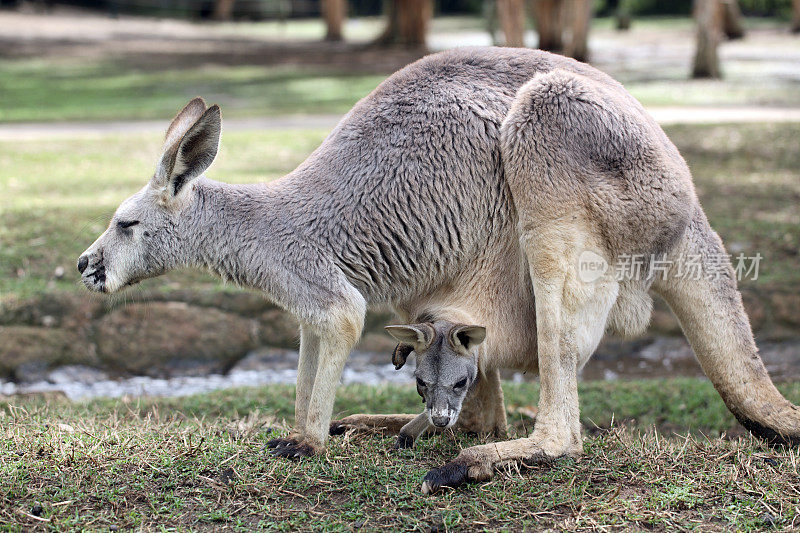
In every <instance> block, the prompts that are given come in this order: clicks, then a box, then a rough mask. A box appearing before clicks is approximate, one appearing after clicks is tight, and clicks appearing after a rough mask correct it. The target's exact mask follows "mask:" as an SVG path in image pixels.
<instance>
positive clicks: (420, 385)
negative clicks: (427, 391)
mask: <svg viewBox="0 0 800 533" xmlns="http://www.w3.org/2000/svg"><path fill="white" fill-rule="evenodd" d="M417 387H420V388H423V389H424V388H425V382H424V381H422V380H421V379H419V378H417Z"/></svg>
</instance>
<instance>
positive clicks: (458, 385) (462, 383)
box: [453, 378, 467, 389]
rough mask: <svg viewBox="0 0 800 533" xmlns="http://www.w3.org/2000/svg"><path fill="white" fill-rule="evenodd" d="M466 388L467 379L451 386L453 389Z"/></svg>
mask: <svg viewBox="0 0 800 533" xmlns="http://www.w3.org/2000/svg"><path fill="white" fill-rule="evenodd" d="M466 386H467V378H464V379H462V380H461V381H459V382H458V383H456V384H455V385H453V388H454V389H463V388H464V387H466Z"/></svg>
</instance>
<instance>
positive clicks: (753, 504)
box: [0, 379, 800, 531]
mask: <svg viewBox="0 0 800 533" xmlns="http://www.w3.org/2000/svg"><path fill="white" fill-rule="evenodd" d="M581 388H582V390H581V400H582V404H583V416H584V418H585V420H586V422H585V423H584V426H585V428H586V433H587V435H588V436H587V438H586V440H585V445H584V456H583V457H581V458H580V459H578V460H574V461H573V460H564V461H559V462H556V463H554V464H550V465H538V466H534V467H531V468H517V467H509V468H504V469H501V470H500V471H499V472H498V473H497V475H496V476H495V478H494V480H492V481H491V482H488V483H484V484H479V485H469V486H466V487H463V488H460V489H458V490H455V491H448V492H445V493H443V494H441V495H438V496H434V497H423V496H422V495H421V494H420V492H419V484H420V480H421V478H422V477H423V476H424V474H425V472H426V471H427V470H428V469H430V468H432V467H435V466H438V465H440V464H442V463H443V462H445V461H447V460H449V459H451V458H452V457H453V456H454V455H455V454H457V453H458V450H459V449H460V448H462V447H464V446H470V445H472V444H475V443H478V442H482V441H483V440H482V439H481V438H476V437H467V436H464V435H460V434H457V435H454V434H445V435H441V436H437V437H434V438H431V439H427V440H423V441H421V442H420V443H419V444H418V447H417V448H416V449H415V450H413V451H412V450H404V451H400V452H398V451H395V450H393V449H392V444H393V439H392V437H390V436H383V435H378V434H357V433H351V434H348V435H345V436H343V437H334V438H332V439H331V441H330V445H329V448H328V450H327V453H326V454H325V455H324V456H322V457H316V458H312V459H309V460H306V461H303V462H290V461H287V460H283V459H273V458H272V457H270V456H269V455H265V454H264V453H263V452H262V451H261V448H262V446H263V444H264V442H265V441H266V440H268V439H269V438H270V437H272V436H274V435H278V434H282V433H283V432H285V431H286V427H287V425H286V423H285V422H284V419H290V416H291V415H290V413H291V410H292V402H293V389H292V388H291V387H269V388H261V389H241V390H231V391H224V392H216V393H212V394H209V395H204V396H195V397H188V398H182V399H141V400H98V401H93V402H89V403H77V404H72V403H69V402H66V401H65V400H61V399H57V398H51V399H49V400H43V399H41V398H33V399H23V398H11V399H7V400H5V401H3V402H2V403H0V523H2V524H4V525H5V528H7V529H9V530H28V529H30V528H39V529H51V530H65V529H106V528H112V527H116V528H121V529H129V528H142V529H147V530H151V529H173V528H175V529H180V530H185V529H233V530H253V529H260V530H261V529H263V530H278V531H296V530H308V531H310V530H314V531H317V530H341V529H364V530H367V531H374V530H377V529H386V528H389V529H392V530H401V529H402V530H426V531H427V530H431V529H434V530H439V531H441V530H447V531H473V530H483V529H492V530H495V529H511V530H521V529H524V528H527V529H535V530H540V529H544V528H554V529H559V530H578V529H598V530H599V529H604V530H608V529H615V530H623V529H655V530H659V531H665V530H675V529H685V528H686V529H688V528H700V529H703V530H709V529H711V530H720V529H733V530H751V531H755V530H760V529H764V528H769V527H775V528H777V529H780V530H789V529H791V528H792V526H793V525H794V524H795V522H796V520H797V518H798V509H800V493H798V492H797V490H796V488H797V483H798V480H800V478H798V470H797V464H798V459H800V457H798V454H797V452H796V451H788V450H784V449H770V448H768V447H765V446H764V445H762V444H761V443H758V442H756V441H754V440H752V439H751V438H749V437H735V438H716V437H713V438H710V437H705V436H703V435H702V434H700V433H698V432H697V431H698V428H700V427H702V428H704V430H705V431H706V434H715V435H716V434H717V433H718V432H719V431H723V430H726V429H728V428H730V427H734V426H733V420H732V417H731V416H730V415H729V414H728V413H727V411H725V408H724V406H723V404H722V401H721V400H720V399H719V397H718V396H717V395H716V393H715V392H714V391H713V389H712V388H711V386H710V384H709V383H708V382H706V381H700V380H690V379H680V380H671V381H639V382H632V383H614V384H609V383H591V384H584V385H583V386H582V387H581ZM505 389H506V397H507V403H508V406H509V413H510V419H511V421H512V423H513V424H514V426H515V430H516V431H517V433H519V434H523V433H525V432H527V431H528V429H529V426H530V420H526V419H524V418H523V417H521V415H519V414H517V413H518V411H517V407H519V406H527V405H530V404H535V401H536V396H537V387H536V385H534V384H525V385H506V387H505ZM782 390H783V392H784V393H785V394H787V396H788V397H789V398H791V399H794V400H795V401H797V400H798V399H800V384H791V385H786V386H784V387H782ZM418 405H419V404H418V398H417V396H416V392H415V391H414V390H413V389H412V388H411V387H402V388H399V387H378V388H370V387H364V386H348V387H343V388H342V389H341V390H340V394H339V397H338V400H337V407H336V410H337V412H338V413H339V414H341V415H345V414H351V413H354V412H364V411H368V412H398V411H400V412H402V411H405V412H413V411H415V410H416V409H417V408H418ZM612 415H614V416H615V417H616V420H621V419H629V418H630V417H631V415H635V417H636V419H637V422H636V423H634V422H629V423H628V424H627V425H626V426H621V427H617V426H616V425H615V426H614V427H612V428H611V429H607V428H608V425H609V424H610V422H611V417H612ZM589 420H595V421H600V424H599V425H600V426H602V427H603V428H604V429H598V428H597V427H595V426H594V424H592V423H590V422H588V421H589ZM653 423H655V424H659V428H660V429H658V430H655V429H653V427H651V426H650V424H653ZM665 424H666V425H665ZM669 428H673V429H672V430H671V429H669ZM690 428H691V429H692V430H693V432H692V433H686V431H687V430H688V429H690ZM673 430H675V431H680V432H682V434H680V435H677V434H673V432H672V431H673Z"/></svg>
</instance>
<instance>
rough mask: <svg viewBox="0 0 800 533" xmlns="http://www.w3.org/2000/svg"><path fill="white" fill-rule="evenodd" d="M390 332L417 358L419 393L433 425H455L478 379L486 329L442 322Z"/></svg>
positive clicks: (390, 328) (396, 328)
mask: <svg viewBox="0 0 800 533" xmlns="http://www.w3.org/2000/svg"><path fill="white" fill-rule="evenodd" d="M386 330H387V331H388V332H389V334H390V335H391V336H392V337H394V338H395V339H397V340H398V341H399V342H400V343H401V346H402V345H406V346H409V347H412V348H413V350H414V352H415V353H416V355H417V369H416V370H415V371H414V376H415V377H416V378H417V392H419V394H420V396H422V398H423V401H424V402H425V410H426V412H427V413H428V418H429V419H430V422H431V424H433V425H434V426H436V427H441V428H445V427H451V426H453V425H454V424H455V423H456V422H457V421H458V415H459V414H460V413H461V405H462V404H463V403H464V398H466V397H467V393H468V392H469V391H470V390H471V388H472V386H473V385H474V384H475V382H476V381H477V379H478V354H477V350H475V348H476V347H477V346H478V345H480V344H481V343H482V342H483V340H484V338H486V328H484V327H483V326H469V325H466V324H454V323H452V322H449V321H446V320H440V321H436V322H433V323H422V324H409V325H399V326H387V327H386ZM398 348H399V347H398ZM396 351H397V350H396Z"/></svg>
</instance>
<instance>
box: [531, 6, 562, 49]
mask: <svg viewBox="0 0 800 533" xmlns="http://www.w3.org/2000/svg"><path fill="white" fill-rule="evenodd" d="M531 12H532V13H533V20H534V24H535V25H536V33H538V34H539V48H540V49H541V50H548V51H550V52H559V51H561V50H562V48H563V46H564V43H563V40H562V33H563V30H564V14H563V10H562V5H561V0H532V3H531Z"/></svg>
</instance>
